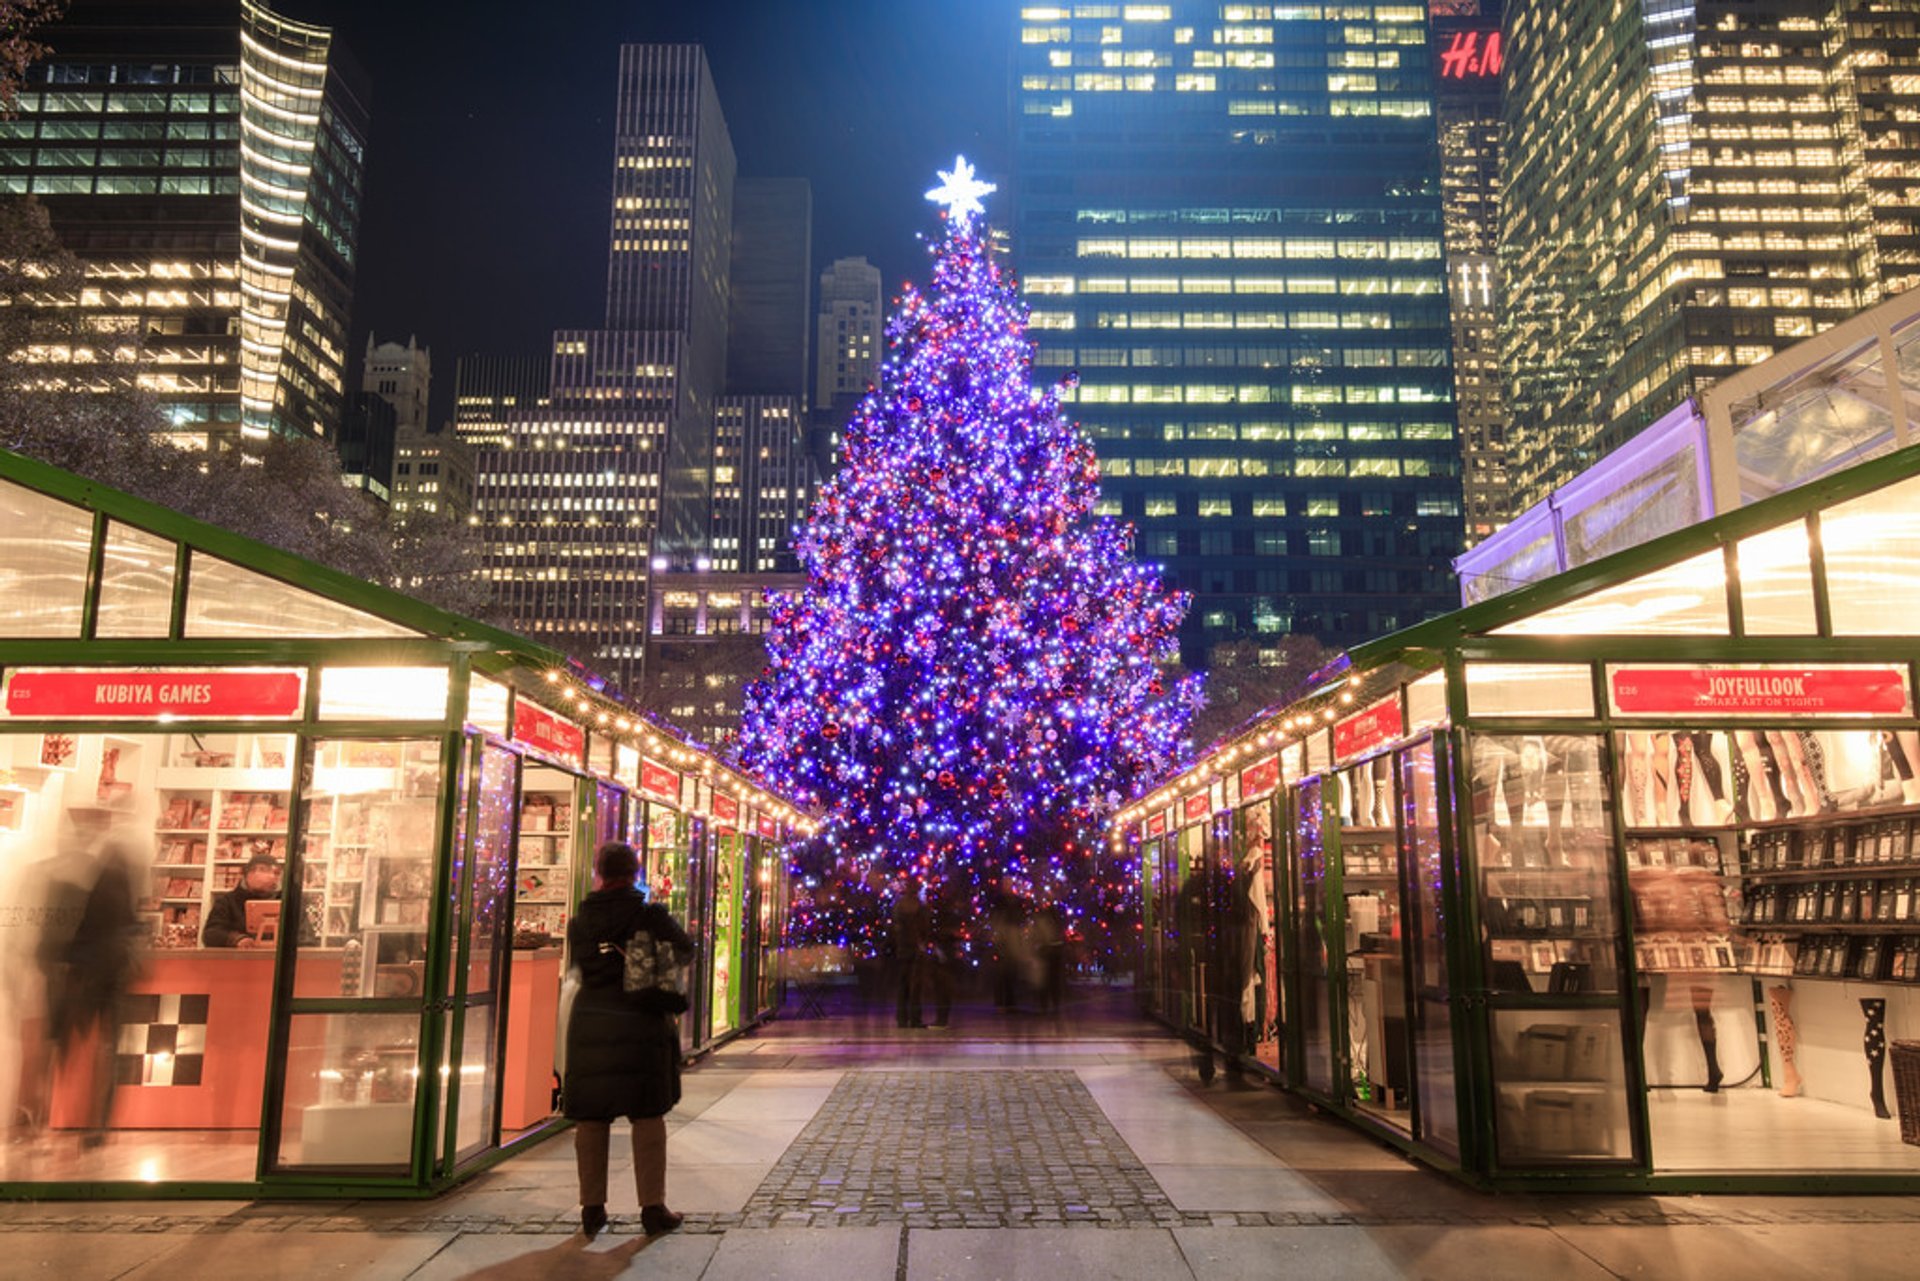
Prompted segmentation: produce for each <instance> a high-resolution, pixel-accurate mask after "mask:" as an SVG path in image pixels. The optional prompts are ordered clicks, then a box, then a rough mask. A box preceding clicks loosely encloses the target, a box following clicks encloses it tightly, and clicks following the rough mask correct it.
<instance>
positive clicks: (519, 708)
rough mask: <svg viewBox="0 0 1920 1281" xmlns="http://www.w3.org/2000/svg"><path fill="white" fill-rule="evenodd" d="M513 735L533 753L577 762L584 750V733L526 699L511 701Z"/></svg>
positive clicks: (570, 723)
mask: <svg viewBox="0 0 1920 1281" xmlns="http://www.w3.org/2000/svg"><path fill="white" fill-rule="evenodd" d="M513 736H514V738H515V739H517V740H518V741H519V742H522V743H525V744H526V745H527V746H528V747H531V748H532V749H533V750H534V751H536V752H542V753H545V754H546V755H548V756H554V757H558V758H560V759H562V760H565V761H569V762H572V763H574V764H578V763H579V761H580V755H581V753H583V752H585V751H586V750H587V732H586V731H585V730H583V729H581V728H580V727H579V726H578V725H575V724H574V723H573V722H571V721H566V720H562V719H560V718H559V717H558V716H555V715H554V714H553V713H552V712H550V711H548V710H547V709H546V708H544V707H536V706H535V705H534V704H532V703H529V702H528V701H527V700H526V699H524V698H521V699H516V700H515V701H514V704H513Z"/></svg>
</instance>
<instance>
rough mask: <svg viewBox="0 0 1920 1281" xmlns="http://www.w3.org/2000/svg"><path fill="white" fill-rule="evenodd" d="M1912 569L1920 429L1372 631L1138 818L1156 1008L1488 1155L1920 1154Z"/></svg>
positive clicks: (1720, 1165) (1246, 1054) (1880, 1163)
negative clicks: (1912, 1058)
mask: <svg viewBox="0 0 1920 1281" xmlns="http://www.w3.org/2000/svg"><path fill="white" fill-rule="evenodd" d="M1916 566H1920V448H1914V447H1909V448H1904V449H1899V450H1896V451H1894V452H1891V453H1887V454H1885V455H1884V456H1882V457H1879V458H1876V459H1874V460H1872V461H1870V462H1866V463H1862V464H1859V465H1857V466H1854V467H1852V468H1849V469H1845V470H1840V471H1835V472H1833V473H1832V474H1829V475H1826V476H1823V477H1821V478H1819V479H1815V480H1811V481H1809V482H1808V483H1805V484H1802V485H1800V486H1798V487H1797V488H1792V489H1789V490H1787V491H1786V492H1784V493H1781V494H1777V495H1775V496H1772V497H1768V498H1763V499H1760V500H1759V501H1756V502H1750V503H1748V504H1747V505H1745V506H1742V507H1740V508H1739V509H1737V510H1734V511H1730V512H1728V513H1727V514H1725V515H1722V516H1719V517H1717V518H1715V519H1713V520H1710V521H1707V522H1705V523H1704V524H1700V525H1697V526H1695V527H1693V528H1691V529H1686V530H1683V531H1680V532H1677V533H1672V534H1668V535H1665V536H1663V537H1660V538H1657V539H1655V540H1653V541H1651V542H1647V543H1645V544H1644V545H1642V546H1638V547H1635V548H1632V549H1630V550H1628V551H1626V552H1623V553H1620V554H1617V555H1614V556H1611V557H1607V558H1605V559H1602V560H1599V561H1597V562H1595V563H1592V564H1589V565H1585V566H1582V567H1580V568H1578V569H1575V570H1572V571H1570V572H1567V573H1563V574H1561V575H1558V576H1556V577H1552V578H1549V579H1547V580H1545V581H1543V582H1539V583H1535V584H1533V585H1531V586H1528V587H1526V588H1524V589H1522V590H1519V591H1515V592H1512V593H1509V594H1506V595H1503V596H1500V597H1498V598H1496V599H1494V600H1491V601H1488V602H1485V603H1482V604H1479V605H1475V606H1472V607H1469V608H1467V609H1464V610H1461V611H1459V612H1458V613H1455V614H1453V615H1450V616H1447V617H1445V618H1441V619H1436V620H1434V621H1432V622H1429V623H1426V624H1423V625H1421V626H1419V627H1416V628H1413V629H1410V630H1408V631H1404V632H1401V633H1398V634H1396V635H1393V636H1388V637H1385V638H1383V639H1381V640H1379V641H1375V642H1373V643H1371V644H1368V645H1365V646H1362V647H1359V648H1357V649H1354V650H1353V651H1351V652H1350V653H1349V654H1348V655H1346V656H1345V657H1344V658H1343V659H1342V660H1341V661H1340V662H1338V663H1336V664H1335V665H1333V666H1332V667H1330V668H1329V669H1327V670H1326V671H1325V672H1323V673H1322V680H1321V683H1320V686H1319V688H1317V689H1316V690H1315V691H1314V692H1313V693H1311V694H1310V695H1309V696H1307V697H1306V698H1304V699H1301V700H1300V701H1298V702H1296V703H1294V704H1293V705H1290V706H1287V707H1284V708H1280V709H1276V710H1275V711H1274V712H1273V713H1271V714H1268V715H1266V716H1263V717H1262V718H1260V719H1259V720H1257V721H1256V722H1254V723H1252V724H1250V725H1249V726H1248V727H1246V728H1245V729H1244V730H1243V731H1241V732H1239V733H1237V734H1235V735H1234V736H1232V737H1230V738H1228V739H1227V740H1225V741H1223V742H1221V743H1219V744H1217V745H1216V746H1215V747H1213V748H1212V749H1210V750H1209V752H1208V753H1207V754H1206V756H1205V757H1204V759H1203V760H1202V761H1201V762H1200V764H1198V765H1197V766H1195V767H1193V768H1192V769H1191V770H1190V771H1188V772H1187V773H1185V774H1184V775H1182V776H1181V777H1179V778H1177V779H1175V780H1173V781H1172V782H1170V783H1168V784H1166V785H1165V786H1163V787H1161V788H1160V789H1158V790H1156V791H1155V792H1154V793H1152V794H1151V795H1149V796H1146V797H1142V798H1140V799H1138V800H1136V801H1135V802H1133V803H1132V804H1130V805H1129V806H1128V807H1126V809H1125V810H1124V811H1123V812H1122V814H1121V816H1120V822H1119V825H1118V826H1116V828H1115V829H1114V841H1115V844H1116V846H1117V847H1118V848H1121V849H1124V850H1127V851H1134V852H1137V853H1138V855H1139V858H1140V868H1141V873H1140V874H1141V877H1142V886H1143V890H1144V895H1145V910H1146V916H1147V923H1148V930H1147V936H1148V939H1149V943H1148V955H1147V958H1146V959H1147V973H1148V976H1149V978H1148V982H1147V985H1146V996H1145V999H1146V1000H1147V1002H1148V1004H1149V1007H1150V1009H1151V1010H1152V1011H1153V1012H1154V1013H1156V1014H1157V1015H1158V1016H1159V1017H1161V1018H1163V1019H1165V1020H1167V1021H1169V1022H1171V1023H1173V1024H1175V1025H1176V1026H1180V1027H1183V1028H1185V1029H1187V1030H1188V1031H1189V1032H1191V1033H1192V1034H1193V1035H1195V1036H1197V1037H1201V1038H1204V1039H1205V1040H1207V1041H1209V1042H1211V1043H1212V1044H1213V1045H1214V1046H1215V1047H1217V1049H1219V1050H1222V1051H1225V1052H1227V1053H1229V1054H1232V1055H1234V1056H1236V1057H1238V1058H1240V1059H1241V1060H1242V1061H1243V1062H1244V1063H1245V1064H1246V1065H1247V1066H1249V1067H1252V1068H1255V1069H1256V1070H1259V1071H1262V1072H1264V1073H1266V1074H1268V1075H1270V1076H1271V1077H1272V1078H1273V1079H1275V1080H1276V1081H1277V1082H1279V1083H1281V1084H1284V1085H1285V1086H1287V1087H1289V1088H1291V1089H1294V1090H1297V1091H1299V1092H1301V1093H1302V1094H1304V1095H1306V1096H1307V1097H1309V1098H1311V1099H1313V1100H1315V1101H1316V1102H1319V1103H1321V1104H1323V1105H1325V1106H1327V1107H1329V1108H1331V1109H1332V1110H1334V1111H1335V1112H1337V1113H1338V1114H1340V1115H1342V1116H1345V1117H1347V1118H1348V1119H1350V1120H1352V1121H1353V1122H1354V1123H1356V1124H1359V1125H1362V1126H1364V1127H1366V1128H1368V1129H1370V1130H1372V1131H1374V1132H1376V1133H1378V1134H1379V1135H1381V1136H1382V1137H1384V1138H1386V1139H1388V1140H1389V1141H1391V1142H1394V1143H1396V1144H1398V1145H1400V1146H1402V1147H1404V1148H1406V1149H1407V1150H1408V1151H1410V1152H1412V1153H1414V1154H1416V1155H1418V1156H1420V1157H1422V1158H1423V1159H1425V1160H1428V1161H1430V1162H1432V1163H1433V1164H1435V1165H1438V1166H1441V1167H1443V1168H1445V1169H1448V1170H1451V1171H1453V1172H1456V1173H1458V1174H1460V1175H1462V1176H1464V1177H1467V1178H1469V1179H1472V1180H1475V1181H1486V1182H1493V1183H1497V1184H1509V1185H1516V1186H1518V1185H1527V1186H1543V1185H1547V1184H1551V1185H1554V1186H1563V1187H1589V1188H1597V1187H1641V1186H1655V1187H1675V1188H1678V1187H1689V1186H1691V1187H1705V1186H1719V1187H1734V1186H1744V1187H1752V1188H1756V1189H1762V1188H1783V1187H1789V1186H1798V1185H1801V1184H1805V1183H1807V1182H1809V1181H1810V1180H1813V1179H1816V1178H1817V1179H1819V1180H1821V1181H1822V1185H1823V1186H1827V1187H1835V1186H1857V1187H1861V1188H1900V1189H1907V1190H1911V1189H1912V1188H1914V1187H1920V1115H1914V1116H1910V1117H1908V1118H1907V1119H1905V1120H1904V1121H1903V1120H1902V1119H1901V1118H1900V1117H1899V1116H1898V1115H1897V1099H1896V1093H1895V1089H1894V1072H1895V1059H1896V1057H1897V1056H1898V1055H1900V1054H1902V1053H1903V1051H1902V1050H1901V1049H1900V1047H1899V1046H1898V1044H1897V1043H1898V1042H1900V1041H1902V1040H1913V1039H1916V1038H1920V716H1916V710H1915V705H1914V682H1915V671H1914V662H1915V658H1916V655H1920V646H1917V645H1916V639H1917V638H1920V568H1916ZM1916 1105H1920V1100H1914V1101H1911V1102H1910V1103H1909V1108H1910V1109H1912V1108H1913V1107H1915V1106H1916ZM1903 1131H1905V1132H1906V1133H1907V1134H1908V1138H1907V1139H1906V1140H1905V1141H1903V1138H1902V1134H1903Z"/></svg>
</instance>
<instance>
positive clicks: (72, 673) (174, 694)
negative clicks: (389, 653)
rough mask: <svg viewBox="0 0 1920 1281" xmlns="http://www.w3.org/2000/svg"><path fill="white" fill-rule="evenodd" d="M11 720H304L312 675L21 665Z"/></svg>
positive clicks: (13, 674)
mask: <svg viewBox="0 0 1920 1281" xmlns="http://www.w3.org/2000/svg"><path fill="white" fill-rule="evenodd" d="M4 701H5V707H6V715H7V716H9V717H33V718H35V719H43V720H56V719H57V720H113V721H139V720H156V719H159V718H162V717H164V718H166V719H168V720H179V719H191V720H283V721H285V720H298V719H299V717H300V713H301V711H302V710H303V709H304V708H305V705H306V673H305V672H304V671H300V670H297V669H294V670H288V669H283V668H263V667H252V668H221V669H215V668H169V669H166V670H142V671H134V670H130V669H127V668H71V667H68V668H45V667H16V668H14V669H13V670H12V671H10V672H8V673H7V684H6V692H5V695H4Z"/></svg>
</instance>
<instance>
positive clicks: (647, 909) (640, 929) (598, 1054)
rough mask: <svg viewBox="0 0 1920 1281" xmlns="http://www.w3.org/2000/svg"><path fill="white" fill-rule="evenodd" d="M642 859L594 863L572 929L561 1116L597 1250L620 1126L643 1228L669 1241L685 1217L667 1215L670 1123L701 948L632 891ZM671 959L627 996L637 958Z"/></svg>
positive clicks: (615, 854) (607, 850)
mask: <svg viewBox="0 0 1920 1281" xmlns="http://www.w3.org/2000/svg"><path fill="white" fill-rule="evenodd" d="M639 870H640V859H639V856H638V855H636V854H635V853H634V851H633V847H632V846H631V845H628V844H627V843H626V842H624V841H608V842H607V843H606V844H605V845H602V846H601V847H600V849H599V851H598V852H597V853H595V855H594V858H593V871H594V890H593V892H592V893H591V894H589V895H587V896H586V897H585V898H584V899H582V900H581V901H580V910H579V912H577V913H576V914H575V915H574V918H573V920H572V921H570V922H569V923H568V925H567V951H568V956H569V958H570V960H569V965H570V968H572V969H573V970H575V971H576V972H577V978H578V981H579V984H580V991H579V995H577V996H576V997H575V998H574V1002H573V1011H572V1013H571V1015H570V1016H569V1018H568V1020H567V1035H566V1045H567V1060H566V1063H567V1068H566V1075H565V1078H564V1080H563V1082H562V1085H561V1099H562V1110H563V1111H564V1112H565V1113H566V1115H567V1116H568V1117H570V1118H572V1120H573V1121H574V1135H573V1150H574V1161H575V1165H576V1166H577V1168H578V1171H579V1176H580V1228H581V1231H583V1232H584V1233H586V1235H587V1237H588V1239H589V1240H591V1239H592V1238H593V1237H595V1236H597V1235H598V1234H599V1232H600V1230H601V1229H602V1228H604V1227H606V1226H607V1153H608V1148H609V1146H610V1144H611V1139H612V1130H613V1120H614V1118H615V1117H619V1116H624V1117H626V1118H627V1119H628V1121H630V1122H631V1123H632V1125H633V1182H634V1189H635V1191H636V1192H637V1193H638V1195H639V1200H640V1226H641V1227H642V1228H643V1229H645V1231H646V1233H647V1235H648V1236H657V1235H659V1234H660V1233H662V1232H671V1231H673V1230H674V1229H675V1228H677V1227H679V1226H680V1224H681V1221H682V1216H681V1215H678V1214H675V1213H674V1212H673V1211H672V1210H669V1209H668V1208H667V1121H666V1117H667V1113H669V1112H671V1111H672V1110H673V1108H674V1105H675V1104H677V1103H679V1101H680V1025H679V1020H678V1018H677V1016H678V1015H680V1014H683V1013H685V1012H686V1008H687V998H686V996H685V994H684V987H683V986H682V985H680V983H679V981H678V975H677V968H678V967H679V966H684V965H685V964H686V963H687V962H688V961H690V960H692V959H693V940H691V939H689V938H688V937H687V933H686V931H685V930H683V929H682V928H681V927H680V923H679V922H678V921H676V920H674V919H673V916H672V914H671V913H669V912H668V911H667V909H666V908H665V907H662V906H660V905H659V904H656V903H649V902H647V900H646V896H645V895H643V894H642V893H641V892H640V891H639V890H637V889H636V888H634V877H635V876H636V875H637V874H638V873H639ZM663 952H664V953H665V954H666V955H668V956H670V957H671V961H670V962H668V963H667V964H665V965H664V966H660V967H656V968H655V970H654V971H653V973H655V974H657V975H658V977H659V978H660V979H662V980H664V982H662V983H656V984H654V985H652V986H647V987H644V988H642V989H641V990H638V991H628V990H627V981H628V977H629V974H630V972H631V966H632V961H631V958H633V957H636V956H638V957H656V958H657V957H660V956H662V955H663Z"/></svg>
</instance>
